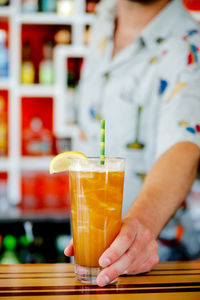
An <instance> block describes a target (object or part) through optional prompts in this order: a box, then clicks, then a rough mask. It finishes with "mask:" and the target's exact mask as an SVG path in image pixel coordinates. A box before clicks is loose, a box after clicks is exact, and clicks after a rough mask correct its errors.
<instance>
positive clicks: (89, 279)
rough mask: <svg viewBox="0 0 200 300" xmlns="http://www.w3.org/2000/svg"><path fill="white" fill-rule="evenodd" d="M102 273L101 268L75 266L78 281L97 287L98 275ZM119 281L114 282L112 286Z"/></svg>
mask: <svg viewBox="0 0 200 300" xmlns="http://www.w3.org/2000/svg"><path fill="white" fill-rule="evenodd" d="M101 271H102V268H100V267H84V266H80V265H77V264H75V274H76V278H77V280H78V281H80V282H82V283H87V284H94V285H96V284H97V282H96V278H97V276H98V274H99V273H100V272H101ZM116 281H117V279H115V280H113V281H112V282H111V283H110V284H112V283H115V282H116Z"/></svg>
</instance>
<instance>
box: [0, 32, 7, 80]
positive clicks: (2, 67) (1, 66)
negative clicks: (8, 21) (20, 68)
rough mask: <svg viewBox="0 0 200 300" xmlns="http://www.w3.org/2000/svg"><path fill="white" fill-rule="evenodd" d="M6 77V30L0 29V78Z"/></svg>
mask: <svg viewBox="0 0 200 300" xmlns="http://www.w3.org/2000/svg"><path fill="white" fill-rule="evenodd" d="M7 77H8V49H7V48H6V31H5V30H2V29H0V79H1V78H7Z"/></svg>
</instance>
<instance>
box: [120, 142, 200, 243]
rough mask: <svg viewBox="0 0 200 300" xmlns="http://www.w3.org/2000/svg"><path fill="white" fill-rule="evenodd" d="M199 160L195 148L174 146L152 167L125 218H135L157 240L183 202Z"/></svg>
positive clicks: (183, 145) (184, 145)
mask: <svg viewBox="0 0 200 300" xmlns="http://www.w3.org/2000/svg"><path fill="white" fill-rule="evenodd" d="M199 158H200V150H199V148H198V146H196V145H195V144H193V143H189V142H182V143H178V144H176V145H174V146H173V147H172V148H170V149H169V150H168V151H167V152H166V153H164V154H163V155H162V156H161V157H160V158H159V159H158V160H157V162H156V163H155V165H154V166H153V168H152V170H151V171H150V172H149V174H148V175H147V177H146V179H145V182H144V185H143V187H142V190H141V192H140V194H139V195H138V197H137V198H136V200H135V201H134V203H133V205H132V206H131V208H130V210H129V211H128V213H127V214H126V216H125V218H133V217H135V218H137V219H138V220H139V221H140V222H141V223H143V224H144V225H145V226H147V227H148V228H149V229H150V230H151V232H152V233H153V234H154V235H155V237H157V236H158V235H159V233H160V231H161V230H162V228H163V227H164V225H165V224H166V223H167V222H168V220H169V219H170V218H171V217H172V216H173V214H174V213H175V212H176V210H177V209H178V208H179V206H180V205H181V203H182V202H183V201H184V200H185V198H186V196H187V194H188V192H189V191H190V188H191V186H192V183H193V181H194V179H195V176H196V173H197V169H198V164H199Z"/></svg>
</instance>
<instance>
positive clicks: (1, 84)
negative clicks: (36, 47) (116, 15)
mask: <svg viewBox="0 0 200 300" xmlns="http://www.w3.org/2000/svg"><path fill="white" fill-rule="evenodd" d="M74 1H75V6H76V13H75V14H74V15H72V16H66V17H64V16H60V15H58V14H56V13H41V12H38V13H23V12H22V11H21V2H22V1H21V0H11V1H10V5H9V6H8V7H1V8H0V19H1V18H5V17H6V18H7V19H8V22H9V30H10V35H9V56H10V64H9V65H10V76H9V79H8V80H2V81H1V80H0V90H8V91H9V101H8V103H9V105H8V120H9V124H8V127H9V136H8V142H9V153H8V157H6V158H4V157H1V158H0V172H7V174H8V199H9V201H10V203H11V204H13V205H16V204H18V203H19V202H20V199H21V188H20V187H21V184H20V181H21V172H22V171H28V170H29V171H37V170H38V171H43V170H48V167H49V162H50V161H51V159H52V157H49V156H47V157H44V156H41V157H22V156H21V142H20V141H21V108H20V105H21V98H22V97H52V98H53V100H54V108H55V109H54V119H55V124H57V125H55V127H56V131H57V132H58V133H59V135H60V136H65V137H66V136H69V137H70V136H71V137H72V136H73V135H74V134H76V132H77V127H76V126H70V127H69V128H66V127H63V128H62V125H63V124H62V123H59V122H58V119H59V118H60V115H58V114H56V111H58V110H59V114H60V113H62V104H63V103H62V102H61V103H60V102H59V101H60V99H62V98H63V97H66V87H65V88H64V86H63V79H62V78H61V77H60V76H59V79H57V78H56V80H55V84H54V85H52V86H43V85H39V84H34V85H22V84H20V77H21V76H20V72H21V31H22V25H23V24H31V25H34V24H35V25H39V24H41V25H42V24H46V25H70V26H71V28H72V33H71V34H72V46H73V45H74V46H77V47H78V46H79V47H80V48H81V49H85V48H86V47H85V45H84V41H83V34H84V30H85V26H86V25H91V24H92V23H93V22H94V19H95V16H94V15H92V14H87V13H85V0H74ZM72 46H65V53H66V55H65V59H66V56H67V53H68V52H67V48H68V47H69V48H70V51H71V52H70V55H72V56H74V55H75V53H76V51H77V48H76V49H74V51H75V52H74V55H73V47H72ZM82 52H83V51H82ZM60 68H64V65H62V66H60ZM60 71H61V70H58V67H56V70H55V73H57V74H58V73H59V72H60ZM64 71H65V70H64V69H63V70H62V71H61V73H62V74H64ZM60 97H61V98H60ZM56 101H58V103H56ZM57 107H59V108H57ZM58 116H59V118H58ZM61 119H62V120H63V116H61Z"/></svg>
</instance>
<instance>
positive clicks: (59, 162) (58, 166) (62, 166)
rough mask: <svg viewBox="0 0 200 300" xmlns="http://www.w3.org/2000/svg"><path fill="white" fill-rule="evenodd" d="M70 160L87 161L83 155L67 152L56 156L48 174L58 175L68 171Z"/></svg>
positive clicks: (76, 152)
mask: <svg viewBox="0 0 200 300" xmlns="http://www.w3.org/2000/svg"><path fill="white" fill-rule="evenodd" d="M72 159H87V156H85V154H83V153H81V152H78V151H67V152H63V153H60V154H58V155H56V156H55V157H54V158H53V159H52V161H51V162H50V165H49V173H50V174H54V173H59V172H63V171H67V170H69V167H70V164H71V162H72Z"/></svg>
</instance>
